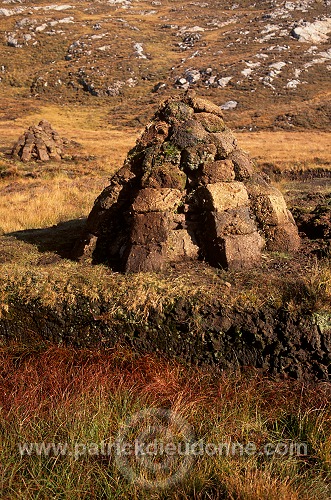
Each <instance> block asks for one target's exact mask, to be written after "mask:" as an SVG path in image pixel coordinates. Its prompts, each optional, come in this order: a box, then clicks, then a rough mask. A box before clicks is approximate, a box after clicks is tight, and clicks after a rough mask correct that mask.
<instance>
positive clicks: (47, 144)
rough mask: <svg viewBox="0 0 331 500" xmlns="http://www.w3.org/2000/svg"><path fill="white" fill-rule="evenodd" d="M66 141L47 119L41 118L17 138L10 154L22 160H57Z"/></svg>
mask: <svg viewBox="0 0 331 500" xmlns="http://www.w3.org/2000/svg"><path fill="white" fill-rule="evenodd" d="M67 143H68V141H66V140H65V139H63V138H61V137H60V136H59V134H58V133H57V132H56V131H55V130H54V129H53V128H52V126H51V124H50V123H49V122H48V121H47V120H41V121H40V122H39V124H38V125H33V126H31V127H29V128H28V130H27V131H26V132H25V133H24V134H23V135H22V136H21V137H20V138H19V139H18V141H17V143H16V144H15V145H14V147H13V149H12V152H11V155H12V156H13V157H14V158H19V159H20V160H21V161H23V162H28V161H35V160H39V161H49V160H55V161H59V160H61V159H62V157H63V154H64V152H63V150H64V147H65V145H66V144H67Z"/></svg>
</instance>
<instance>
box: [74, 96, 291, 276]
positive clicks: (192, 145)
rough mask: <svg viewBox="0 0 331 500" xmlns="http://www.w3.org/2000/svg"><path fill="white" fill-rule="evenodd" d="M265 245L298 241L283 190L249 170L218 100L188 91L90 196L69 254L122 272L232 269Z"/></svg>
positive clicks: (281, 247) (168, 104) (251, 261)
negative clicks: (188, 265)
mask: <svg viewBox="0 0 331 500" xmlns="http://www.w3.org/2000/svg"><path fill="white" fill-rule="evenodd" d="M265 246H266V248H267V249H269V250H273V251H295V250H297V248H298V246H299V236H298V231H297V227H296V225H295V222H294V220H293V218H292V216H291V214H290V212H289V211H288V210H287V207H286V204H285V201H284V198H283V196H282V194H281V193H280V192H279V191H278V190H277V189H276V188H274V187H272V186H271V185H270V184H268V183H267V182H266V181H265V180H264V179H263V178H262V177H261V176H259V175H258V174H257V173H256V172H255V168H254V164H253V162H252V161H251V160H250V158H249V157H248V155H247V154H246V153H245V152H244V151H242V150H241V149H240V148H239V147H238V145H237V141H236V139H235V137H234V136H233V134H232V133H231V131H230V130H229V129H228V128H227V127H226V126H225V124H224V121H223V118H222V112H221V110H220V108H219V107H218V106H216V105H215V104H213V103H212V102H209V101H207V100H205V99H202V98H199V97H197V96H196V95H195V94H194V93H190V92H189V93H187V94H186V95H185V97H184V98H181V99H180V98H170V99H168V100H167V101H165V102H164V103H163V104H162V105H161V106H160V108H159V110H158V111H157V113H156V114H155V116H154V118H153V119H152V121H151V122H150V123H149V124H148V125H147V127H146V128H145V131H144V132H143V134H142V136H141V138H140V139H139V140H138V141H137V145H136V146H135V147H134V148H133V149H132V150H131V151H130V152H129V154H128V156H127V158H126V160H125V162H124V165H123V167H122V168H121V169H120V170H119V171H118V172H117V173H116V174H115V175H114V176H113V177H112V179H111V180H110V184H109V186H108V187H106V188H105V189H104V191H103V192H102V193H101V195H100V196H99V197H98V198H97V200H96V202H95V204H94V207H93V209H92V211H91V213H90V215H89V217H88V220H87V224H86V230H85V232H84V234H83V235H82V238H81V239H80V240H79V241H78V242H77V244H76V247H75V249H74V257H75V258H77V259H81V258H87V257H92V262H95V263H98V262H104V263H108V264H109V265H110V266H111V267H112V268H113V269H115V270H119V271H125V272H137V271H158V270H161V269H163V268H164V267H165V265H167V264H168V263H170V262H176V261H182V260H185V259H204V260H206V261H207V262H209V263H210V264H211V265H213V266H217V267H225V268H235V269H238V268H245V267H250V266H254V265H255V264H256V263H258V261H259V260H260V257H261V251H262V249H263V248H264V247H265Z"/></svg>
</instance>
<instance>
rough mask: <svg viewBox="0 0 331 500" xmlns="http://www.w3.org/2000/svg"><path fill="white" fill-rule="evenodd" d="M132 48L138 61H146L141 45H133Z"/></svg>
mask: <svg viewBox="0 0 331 500" xmlns="http://www.w3.org/2000/svg"><path fill="white" fill-rule="evenodd" d="M133 48H134V50H135V52H136V54H137V56H138V57H139V59H147V56H146V55H145V54H144V49H143V46H142V44H141V43H135V44H134V46H133Z"/></svg>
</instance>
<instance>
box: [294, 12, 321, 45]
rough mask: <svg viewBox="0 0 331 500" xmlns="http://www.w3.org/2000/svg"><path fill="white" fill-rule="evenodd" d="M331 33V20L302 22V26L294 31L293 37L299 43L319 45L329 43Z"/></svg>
mask: <svg viewBox="0 0 331 500" xmlns="http://www.w3.org/2000/svg"><path fill="white" fill-rule="evenodd" d="M330 31H331V18H327V19H323V20H322V21H315V22H314V23H309V22H306V21H302V24H301V25H300V26H297V27H296V28H294V29H293V30H292V33H291V34H292V36H293V37H294V38H296V39H297V40H299V42H306V43H307V42H309V43H319V42H327V41H328V38H329V37H328V33H330Z"/></svg>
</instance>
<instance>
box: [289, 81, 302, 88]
mask: <svg viewBox="0 0 331 500" xmlns="http://www.w3.org/2000/svg"><path fill="white" fill-rule="evenodd" d="M300 83H301V82H300V80H290V81H289V82H287V85H286V87H287V88H288V89H296V88H297V86H298V85H300Z"/></svg>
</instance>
